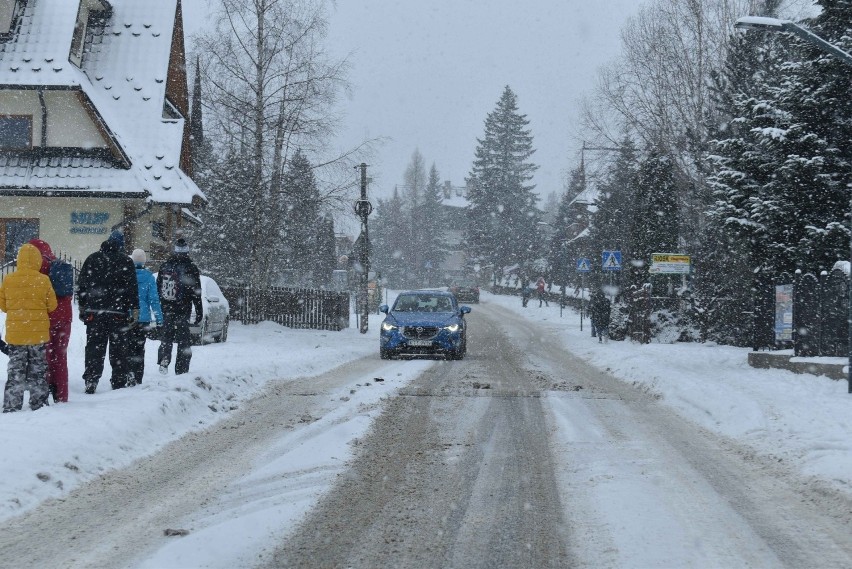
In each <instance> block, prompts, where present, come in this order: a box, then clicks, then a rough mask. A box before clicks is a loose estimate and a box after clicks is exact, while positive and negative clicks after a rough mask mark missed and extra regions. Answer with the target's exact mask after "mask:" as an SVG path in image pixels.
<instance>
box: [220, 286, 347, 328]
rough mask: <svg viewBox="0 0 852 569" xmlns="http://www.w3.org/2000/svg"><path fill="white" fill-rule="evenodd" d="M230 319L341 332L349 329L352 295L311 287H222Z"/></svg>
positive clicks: (247, 322)
mask: <svg viewBox="0 0 852 569" xmlns="http://www.w3.org/2000/svg"><path fill="white" fill-rule="evenodd" d="M220 288H221V289H222V294H224V295H225V298H227V299H228V304H229V305H230V308H231V310H230V318H231V319H232V320H237V321H240V322H243V323H245V324H257V323H258V322H263V321H267V320H268V321H270V322H275V323H276V324H281V325H282V326H287V327H289V328H309V329H312V330H333V331H340V330H343V329H345V328H348V327H349V293H348V292H335V291H328V290H317V289H308V288H284V287H271V288H267V289H258V288H253V287H250V286H236V287H220Z"/></svg>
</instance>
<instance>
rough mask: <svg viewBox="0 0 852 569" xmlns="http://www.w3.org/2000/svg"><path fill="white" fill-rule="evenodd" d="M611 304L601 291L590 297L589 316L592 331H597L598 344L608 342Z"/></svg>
mask: <svg viewBox="0 0 852 569" xmlns="http://www.w3.org/2000/svg"><path fill="white" fill-rule="evenodd" d="M611 311H612V303H611V302H610V301H609V299H608V298H607V297H606V295H605V294H604V293H603V292H601V291H595V293H594V294H593V295H592V302H591V313H592V314H591V316H592V329H593V330H597V333H598V342H609V322H610V318H611V316H610V312H611Z"/></svg>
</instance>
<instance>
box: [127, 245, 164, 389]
mask: <svg viewBox="0 0 852 569" xmlns="http://www.w3.org/2000/svg"><path fill="white" fill-rule="evenodd" d="M130 258H131V259H132V260H133V264H134V265H135V266H136V284H137V286H138V288H139V325H138V326H134V327H133V328H131V329H130V331H129V332H128V334H129V335H130V340H129V351H130V353H129V359H130V376H131V377H130V379H129V380H128V385H137V384H139V383H142V375H143V374H144V373H145V340H147V339H148V330H149V329H150V328H151V316H152V315H153V317H154V322H156V325H157V326H162V325H163V310H162V308H161V307H160V295H159V293H157V281H156V279H154V275H153V274H152V273H151V271H149V270H148V269H146V268H145V263H146V262H148V256H147V255H146V254H145V251H143V250H142V249H134V250H133V252H132V253H131V254H130Z"/></svg>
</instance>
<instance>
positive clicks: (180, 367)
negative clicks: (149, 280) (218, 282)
mask: <svg viewBox="0 0 852 569" xmlns="http://www.w3.org/2000/svg"><path fill="white" fill-rule="evenodd" d="M157 292H159V293H160V304H161V305H162V307H163V331H162V340H161V342H160V349H159V351H158V353H157V361H158V362H159V363H160V373H161V374H163V375H165V374H167V373H168V372H169V364H170V363H171V361H172V346H173V345H174V344H175V342H177V357H176V358H175V375H180V374H182V373H187V372H188V371H189V362H190V360H191V359H192V337H191V336H190V333H189V317H190V315H191V314H192V308H193V306H194V307H195V324H200V323H201V319H202V307H201V274H200V273H199V271H198V267H197V266H195V263H193V262H192V260H191V259H190V258H189V245H188V244H187V242H186V240H185V239H184V238H183V237H181V238H179V239H178V240H177V241H175V252H174V254H173V255H172V256H171V257H169V258H168V259H166V261H165V262H164V263H163V264H162V265H161V266H160V271H159V272H158V273H157Z"/></svg>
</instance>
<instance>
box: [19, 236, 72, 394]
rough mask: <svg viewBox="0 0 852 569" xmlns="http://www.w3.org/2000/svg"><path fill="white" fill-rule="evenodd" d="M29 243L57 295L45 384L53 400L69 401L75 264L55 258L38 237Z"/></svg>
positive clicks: (51, 316) (48, 346)
mask: <svg viewBox="0 0 852 569" xmlns="http://www.w3.org/2000/svg"><path fill="white" fill-rule="evenodd" d="M29 244H30V245H32V246H33V247H35V248H36V249H38V250H39V252H40V253H41V269H40V272H41V274H43V275H47V277H48V278H49V279H50V284H51V286H53V292H54V294H56V302H57V306H56V310H54V311H53V312H51V313H50V340H48V342H47V386H48V388H49V389H50V394H51V395H52V396H53V402H54V403H67V402H68V341H69V339H70V338H71V320H72V318H73V315H72V311H71V299H72V298H73V296H74V267H72V266H71V265H70V263H67V262H65V261H63V260H62V259H57V258H56V255H54V254H53V251H52V250H51V248H50V245H49V244H48V243H47V242H46V241H43V240H41V239H30V241H29Z"/></svg>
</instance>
